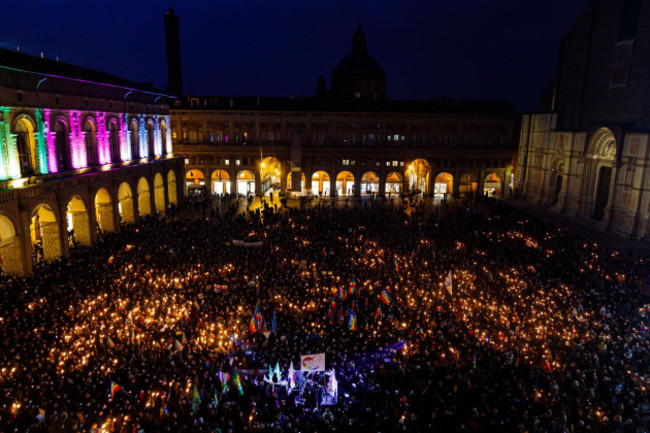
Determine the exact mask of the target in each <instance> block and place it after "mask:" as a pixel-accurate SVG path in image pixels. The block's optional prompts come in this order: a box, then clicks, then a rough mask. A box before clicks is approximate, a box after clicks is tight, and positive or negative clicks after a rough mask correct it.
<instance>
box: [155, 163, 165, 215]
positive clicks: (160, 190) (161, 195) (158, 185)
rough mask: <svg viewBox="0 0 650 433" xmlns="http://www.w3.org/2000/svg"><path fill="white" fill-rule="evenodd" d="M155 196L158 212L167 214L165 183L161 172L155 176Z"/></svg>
mask: <svg viewBox="0 0 650 433" xmlns="http://www.w3.org/2000/svg"><path fill="white" fill-rule="evenodd" d="M153 198H154V202H155V204H156V212H158V213H159V214H160V215H165V185H164V183H163V177H162V175H161V174H160V173H156V175H155V176H154V178H153Z"/></svg>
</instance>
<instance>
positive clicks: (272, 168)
mask: <svg viewBox="0 0 650 433" xmlns="http://www.w3.org/2000/svg"><path fill="white" fill-rule="evenodd" d="M281 174H282V166H281V164H280V161H279V160H278V159H277V158H274V157H272V156H269V157H267V158H264V160H263V161H262V163H261V164H260V176H261V179H262V192H267V191H268V190H269V189H271V188H274V189H278V190H279V189H280V175H281ZM238 189H239V188H238Z"/></svg>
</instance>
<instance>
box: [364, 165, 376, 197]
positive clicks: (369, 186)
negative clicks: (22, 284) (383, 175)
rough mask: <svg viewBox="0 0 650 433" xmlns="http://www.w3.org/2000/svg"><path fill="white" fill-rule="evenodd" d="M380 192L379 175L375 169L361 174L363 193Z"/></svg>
mask: <svg viewBox="0 0 650 433" xmlns="http://www.w3.org/2000/svg"><path fill="white" fill-rule="evenodd" d="M378 192H379V176H377V173H375V172H374V171H367V172H365V173H364V174H363V176H361V195H370V194H377V193H378Z"/></svg>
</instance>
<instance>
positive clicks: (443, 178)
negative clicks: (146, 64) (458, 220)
mask: <svg viewBox="0 0 650 433" xmlns="http://www.w3.org/2000/svg"><path fill="white" fill-rule="evenodd" d="M453 188H454V177H453V176H452V175H451V174H450V173H447V172H446V171H443V172H442V173H438V175H437V176H436V179H435V185H434V186H433V193H434V194H435V195H440V196H444V195H450V194H451V193H452V192H453Z"/></svg>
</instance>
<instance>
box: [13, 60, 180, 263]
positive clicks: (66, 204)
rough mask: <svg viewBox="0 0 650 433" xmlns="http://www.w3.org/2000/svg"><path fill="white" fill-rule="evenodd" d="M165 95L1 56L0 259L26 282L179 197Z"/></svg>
mask: <svg viewBox="0 0 650 433" xmlns="http://www.w3.org/2000/svg"><path fill="white" fill-rule="evenodd" d="M169 125H170V118H169V107H168V105H167V102H166V96H165V95H163V94H161V93H160V92H158V91H156V90H155V89H153V88H152V87H151V86H148V85H140V84H137V83H133V82H130V81H127V80H123V79H120V78H117V77H114V76H111V75H109V74H104V73H101V72H97V71H93V70H89V69H84V68H80V67H76V66H72V65H69V64H65V63H61V62H58V61H53V60H47V59H41V58H36V57H32V56H28V55H25V54H20V53H15V52H12V51H7V50H0V189H1V191H0V256H1V259H2V262H1V266H2V270H3V271H4V272H5V273H7V274H16V275H23V274H28V273H31V272H32V271H33V266H34V264H35V263H37V262H39V261H41V260H52V259H56V258H58V257H61V256H65V255H68V253H69V248H71V247H73V246H74V245H76V244H80V245H91V244H93V243H94V242H95V241H96V239H97V235H98V231H99V230H101V231H103V232H113V231H119V230H120V225H121V224H124V223H131V222H134V221H135V220H136V219H137V218H139V217H144V216H146V215H151V214H154V213H160V214H164V213H165V212H166V211H167V209H168V208H169V206H171V205H176V204H178V203H179V202H181V200H182V198H183V186H182V185H180V187H177V183H176V182H177V181H176V180H177V179H179V178H182V177H183V166H182V160H181V159H179V158H174V157H173V154H172V140H171V131H170V128H169Z"/></svg>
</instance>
